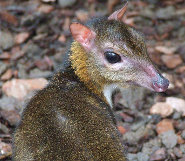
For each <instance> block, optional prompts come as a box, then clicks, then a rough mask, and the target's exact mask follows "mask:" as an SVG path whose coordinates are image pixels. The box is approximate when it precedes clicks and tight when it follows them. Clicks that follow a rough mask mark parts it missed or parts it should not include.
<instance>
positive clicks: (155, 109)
mask: <svg viewBox="0 0 185 161" xmlns="http://www.w3.org/2000/svg"><path fill="white" fill-rule="evenodd" d="M150 113H151V114H159V115H161V116H162V117H167V116H170V115H171V114H172V113H173V108H172V107H171V106H170V105H169V104H167V103H165V102H157V103H156V104H154V105H153V106H152V107H151V109H150Z"/></svg>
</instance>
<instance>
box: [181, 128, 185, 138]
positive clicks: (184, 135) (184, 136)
mask: <svg viewBox="0 0 185 161" xmlns="http://www.w3.org/2000/svg"><path fill="white" fill-rule="evenodd" d="M181 136H182V138H183V139H185V130H183V131H182V134H181Z"/></svg>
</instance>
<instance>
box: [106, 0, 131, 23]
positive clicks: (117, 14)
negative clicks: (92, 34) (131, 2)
mask: <svg viewBox="0 0 185 161" xmlns="http://www.w3.org/2000/svg"><path fill="white" fill-rule="evenodd" d="M127 5H128V2H127V3H126V4H125V5H124V6H123V7H122V8H121V9H119V10H117V11H115V12H113V13H112V14H111V15H110V16H109V17H108V20H117V21H122V19H123V16H124V14H125V12H126V10H127Z"/></svg>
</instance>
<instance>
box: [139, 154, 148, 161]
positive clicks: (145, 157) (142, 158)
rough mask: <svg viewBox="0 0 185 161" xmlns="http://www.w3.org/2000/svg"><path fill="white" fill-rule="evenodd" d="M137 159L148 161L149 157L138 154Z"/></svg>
mask: <svg viewBox="0 0 185 161" xmlns="http://www.w3.org/2000/svg"><path fill="white" fill-rule="evenodd" d="M137 159H138V161H148V159H149V156H148V155H147V154H145V153H142V152H139V153H137Z"/></svg>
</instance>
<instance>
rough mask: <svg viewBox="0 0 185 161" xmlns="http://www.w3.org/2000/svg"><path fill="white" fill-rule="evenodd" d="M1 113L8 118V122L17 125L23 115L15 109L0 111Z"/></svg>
mask: <svg viewBox="0 0 185 161" xmlns="http://www.w3.org/2000/svg"><path fill="white" fill-rule="evenodd" d="M0 115H1V116H2V117H3V118H4V119H5V120H6V121H8V123H9V124H10V125H11V126H15V125H17V123H18V122H19V121H20V119H21V117H20V115H19V114H18V113H17V112H16V111H15V110H12V111H5V110H3V111H0Z"/></svg>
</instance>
